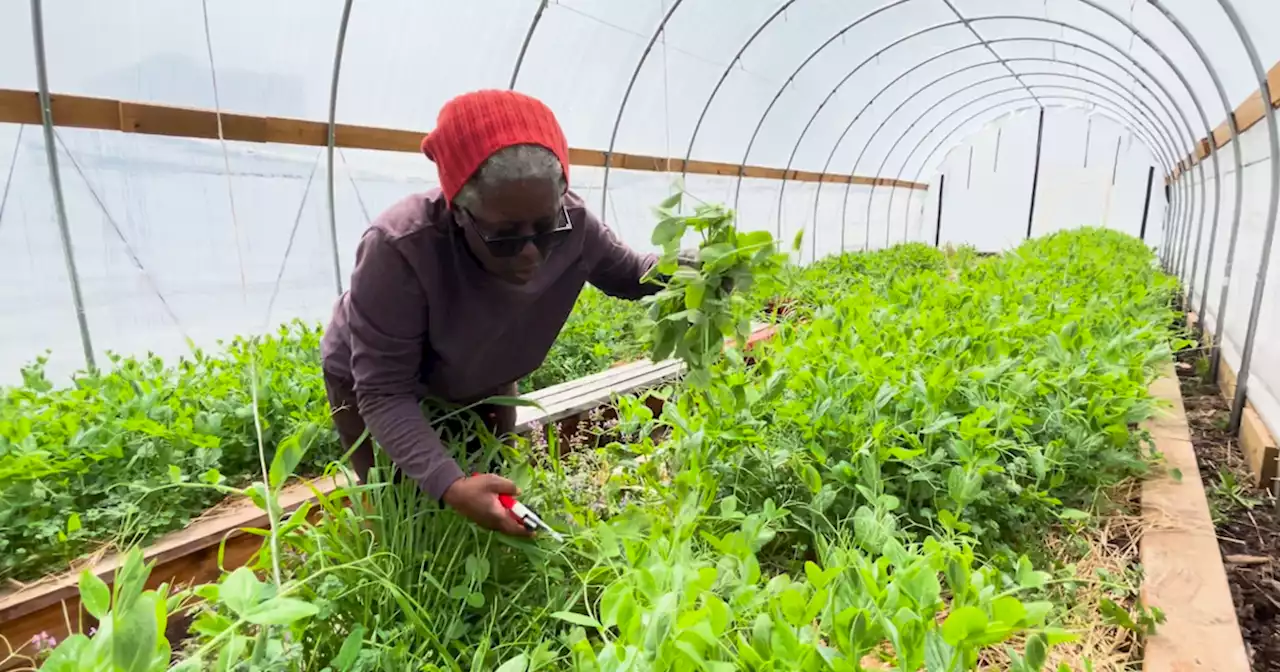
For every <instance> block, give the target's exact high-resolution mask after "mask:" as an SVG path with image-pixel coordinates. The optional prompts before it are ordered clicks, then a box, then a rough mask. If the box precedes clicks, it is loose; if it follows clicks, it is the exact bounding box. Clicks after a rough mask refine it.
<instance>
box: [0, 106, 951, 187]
mask: <svg viewBox="0 0 1280 672" xmlns="http://www.w3.org/2000/svg"><path fill="white" fill-rule="evenodd" d="M50 107H51V108H52V112H53V124H54V125H55V126H63V127H68V128H91V129H96V130H101V131H122V132H124V133H143V134H146V135H165V136H170V137H178V138H199V139H205V140H209V139H213V140H216V139H217V138H218V116H219V115H218V113H217V112H215V111H213V110H202V109H195V108H185V107H174V106H171V105H156V104H151V103H132V102H127V101H121V100H114V99H111V98H90V97H87V96H72V95H66V94H60V93H58V94H52V95H51V96H50ZM221 116H222V134H223V137H224V138H226V139H227V140H234V141H237V142H274V143H280V144H287V145H307V146H312V147H324V146H327V145H328V139H329V126H328V124H326V123H325V122H322V121H308V120H305V119H290V118H285V117H262V116H255V115H248V114H234V113H230V112H223V113H222V115H221ZM0 123H13V124H34V125H39V124H40V123H41V118H40V101H39V97H38V95H37V94H36V92H35V91H19V90H13V89H0ZM424 135H425V132H423V131H415V130H400V129H393V128H377V127H373V126H355V125H352V124H336V125H335V127H334V144H335V146H337V147H345V148H350V149H376V150H382V151H387V152H411V153H417V152H419V151H421V149H420V147H421V142H422V138H423V136H424ZM608 154H609V153H608V152H604V151H600V150H598V149H579V148H575V147H571V148H570V149H569V163H571V164H572V165H575V166H604V165H605V161H606V159H607V157H608ZM612 165H613V167H614V168H619V169H622V170H643V171H656V172H670V173H679V172H687V173H692V174H695V175H722V176H737V175H742V176H743V177H752V178H761V179H771V180H781V179H784V178H785V179H787V180H792V181H794V182H828V183H836V184H850V183H852V184H860V185H866V186H878V187H899V188H903V189H920V190H927V189H928V188H929V185H928V184H924V183H921V182H909V181H907V180H898V179H891V178H881V177H864V176H861V175H839V174H834V173H817V172H812V171H807V170H783V169H781V168H770V167H767V166H752V165H738V164H733V163H720V162H717V161H694V160H691V161H689V162H688V165H687V166H686V165H685V162H684V160H683V159H677V158H667V157H661V156H646V155H643V154H624V153H622V152H614V153H613V164H612Z"/></svg>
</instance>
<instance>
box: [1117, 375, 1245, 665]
mask: <svg viewBox="0 0 1280 672" xmlns="http://www.w3.org/2000/svg"><path fill="white" fill-rule="evenodd" d="M1151 394H1152V396H1154V397H1156V398H1157V399H1161V400H1164V401H1166V402H1168V404H1169V406H1171V410H1169V411H1167V413H1168V415H1166V416H1165V417H1163V418H1160V419H1159V420H1158V422H1159V424H1160V425H1161V426H1162V428H1163V430H1165V431H1164V432H1162V435H1161V436H1156V437H1155V449H1156V450H1157V451H1158V452H1160V453H1161V454H1162V455H1163V456H1164V459H1165V465H1164V466H1166V467H1167V468H1165V469H1159V470H1157V473H1156V474H1155V475H1154V476H1153V477H1151V478H1149V479H1148V480H1147V481H1145V482H1144V483H1143V486H1142V519H1143V535H1142V548H1141V555H1142V568H1143V576H1144V578H1143V582H1142V602H1143V604H1145V605H1146V606H1148V607H1158V608H1160V609H1162V610H1163V611H1164V613H1165V617H1166V618H1167V619H1168V620H1167V621H1166V622H1165V623H1164V624H1163V625H1161V626H1159V628H1158V629H1157V630H1156V634H1155V635H1153V636H1151V637H1148V638H1147V640H1146V642H1145V646H1144V653H1143V661H1142V669H1143V670H1145V671H1146V672H1165V671H1166V670H1167V671H1170V672H1172V671H1175V670H1177V671H1181V670H1198V671H1203V672H1247V671H1248V670H1249V657H1248V655H1247V654H1246V653H1245V648H1244V639H1243V638H1242V637H1241V635H1240V626H1239V624H1238V623H1237V622H1236V612H1235V606H1234V604H1233V603H1232V600H1231V591H1230V588H1229V587H1228V584H1227V573H1226V570H1225V569H1224V568H1223V566H1222V557H1221V555H1220V554H1219V551H1218V538H1217V534H1216V532H1215V530H1214V527H1213V521H1212V519H1211V518H1210V517H1209V501H1208V498H1207V497H1206V496H1205V492H1204V484H1203V482H1202V481H1201V480H1200V470H1199V469H1198V468H1197V466H1196V457H1195V452H1194V450H1193V448H1192V445H1191V432H1190V429H1189V428H1188V427H1187V422H1186V411H1185V409H1184V407H1183V405H1182V392H1181V389H1180V387H1179V385H1178V377H1177V374H1176V373H1174V370H1173V365H1172V364H1168V365H1166V366H1165V368H1164V372H1163V375H1162V376H1161V378H1160V379H1159V380H1157V381H1156V382H1155V383H1153V384H1152V385H1151ZM1154 424H1155V423H1152V422H1148V423H1144V427H1147V428H1148V429H1152V428H1153V425H1154ZM1171 428H1177V429H1179V430H1180V431H1179V432H1178V434H1179V435H1178V436H1171V435H1169V434H1168V432H1167V430H1169V429H1171ZM1153 434H1154V432H1153ZM1171 469H1178V470H1179V471H1180V472H1181V478H1174V477H1173V476H1172V475H1171V473H1170V470H1171Z"/></svg>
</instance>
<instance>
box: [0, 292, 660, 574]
mask: <svg viewBox="0 0 1280 672" xmlns="http://www.w3.org/2000/svg"><path fill="white" fill-rule="evenodd" d="M643 314H644V309H643V307H642V306H640V305H639V304H637V303H632V302H627V301H620V300H617V299H613V298H610V297H608V296H606V295H604V294H603V293H602V292H600V291H598V290H595V289H593V288H590V287H588V288H587V289H586V290H585V291H584V292H583V293H582V295H581V296H580V297H579V299H578V303H577V305H576V306H575V307H574V312H573V314H572V315H571V316H570V318H569V320H568V323H567V324H566V325H565V328H564V330H563V331H562V332H561V333H560V337H559V338H558V339H557V340H556V342H555V344H554V345H553V346H552V348H551V352H550V353H549V354H548V355H547V359H546V361H545V363H544V364H543V366H542V367H541V368H539V369H538V370H537V371H535V372H534V373H533V374H531V375H530V376H529V377H528V378H526V379H525V380H523V381H521V383H520V385H521V389H522V390H524V391H531V390H536V389H540V388H543V387H547V386H550V385H554V384H556V383H561V382H565V381H568V380H573V379H575V378H581V377H583V376H586V375H589V374H592V373H598V372H600V371H603V370H605V369H607V368H608V367H609V366H610V365H612V364H614V363H615V362H618V361H625V360H633V359H637V358H639V357H641V356H642V355H643V352H644V345H643V342H642V340H641V337H640V335H639V334H638V333H637V332H636V325H637V324H638V323H639V322H640V320H641V318H642V316H643ZM320 336H321V330H320V328H319V327H318V326H311V325H307V324H303V323H301V322H295V323H293V324H290V325H286V326H284V327H281V328H280V329H279V331H277V333H275V334H273V335H268V336H265V337H261V338H258V339H256V340H255V341H254V342H253V343H252V344H251V342H250V341H249V340H247V339H243V338H237V339H235V340H233V341H232V342H230V343H229V344H227V345H226V347H225V348H224V351H223V352H222V353H220V354H217V355H213V354H210V353H206V352H203V351H196V352H194V353H193V354H192V356H191V357H188V358H185V359H182V360H180V361H179V362H178V363H177V364H175V365H172V366H166V365H165V363H164V362H163V361H162V360H161V359H160V358H158V357H154V356H150V357H146V358H125V357H112V362H111V364H112V365H111V367H110V371H109V372H98V373H88V374H81V375H79V376H77V378H76V379H75V381H74V384H73V385H71V386H69V387H55V386H54V385H53V384H52V383H51V382H50V381H49V380H48V379H47V378H46V377H45V375H44V369H43V364H44V361H43V360H39V361H37V362H36V363H34V364H33V365H31V366H29V367H27V368H26V369H24V370H23V372H22V373H23V376H22V377H23V384H22V385H21V386H14V387H8V388H0V581H4V580H6V579H17V580H27V579H33V578H37V577H39V576H41V575H42V574H45V573H47V572H50V571H58V570H60V569H62V568H64V567H65V566H66V564H67V562H68V561H70V560H72V559H74V558H77V557H79V556H81V555H82V554H84V553H86V552H89V551H92V550H93V549H94V548H96V547H98V546H99V545H101V544H103V543H104V542H107V541H115V542H117V543H122V544H127V543H131V542H144V541H146V540H149V539H152V538H154V537H156V536H158V535H160V534H163V533H165V532H169V531H171V530H175V529H179V528H181V527H183V526H184V525H186V524H187V523H188V522H189V521H190V520H191V519H192V518H193V517H194V516H196V515H198V514H200V513H201V512H203V511H204V510H206V509H207V508H208V507H210V506H211V505H213V504H214V503H215V502H217V501H218V500H219V499H220V498H221V497H222V496H223V494H222V493H220V492H219V491H217V490H213V489H208V488H188V487H180V486H175V483H181V482H184V481H193V482H203V483H211V484H212V483H223V482H226V483H228V484H231V485H237V486H240V485H244V484H245V483H247V482H248V481H249V480H251V479H252V477H253V476H254V475H255V474H256V473H257V472H258V455H257V442H256V436H255V434H254V426H253V411H252V410H251V408H252V407H251V398H250V397H251V395H250V390H249V387H248V380H249V379H250V376H249V361H250V352H251V350H250V349H251V347H256V348H257V357H258V361H257V367H258V374H259V378H258V381H259V382H258V388H259V389H258V393H259V398H260V399H261V401H262V406H261V409H260V416H261V419H262V426H263V432H264V436H263V439H264V442H265V444H266V445H267V447H268V448H269V449H271V450H274V448H275V447H276V446H277V445H278V444H279V443H280V442H281V441H282V440H284V439H285V438H286V435H287V434H289V433H290V432H291V431H292V430H293V428H294V427H295V426H296V425H297V424H298V423H301V422H311V423H315V424H320V425H324V424H325V423H327V420H326V417H327V414H328V406H327V401H326V397H325V391H324V381H323V379H322V375H321V369H320ZM341 452H342V451H341V448H340V446H339V444H338V440H337V435H336V434H334V433H332V432H329V431H328V430H327V428H326V430H325V431H323V432H321V433H319V435H318V437H317V444H316V445H315V446H314V447H312V449H311V450H310V451H309V453H308V460H307V462H306V463H305V464H303V465H301V467H302V469H303V471H305V472H308V473H319V471H320V470H321V469H323V468H324V466H325V465H326V464H328V463H329V462H330V461H331V460H334V459H337V458H338V457H339V456H340V455H341ZM270 456H271V455H270V453H269V454H268V458H270ZM144 511H145V515H143V512H144Z"/></svg>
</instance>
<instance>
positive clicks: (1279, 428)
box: [1184, 112, 1280, 436]
mask: <svg viewBox="0 0 1280 672" xmlns="http://www.w3.org/2000/svg"><path fill="white" fill-rule="evenodd" d="M1273 114H1274V112H1273ZM1240 147H1241V150H1242V151H1243V152H1244V167H1245V168H1244V194H1245V199H1244V208H1243V210H1242V215H1243V216H1242V219H1241V222H1240V239H1239V241H1238V242H1237V244H1236V253H1235V259H1234V260H1233V263H1232V270H1231V276H1230V280H1231V284H1230V288H1229V293H1228V297H1227V304H1226V305H1227V310H1226V312H1225V313H1224V314H1223V317H1224V318H1225V320H1224V326H1223V329H1222V335H1223V337H1222V339H1221V340H1220V344H1221V346H1222V355H1223V358H1224V359H1225V360H1226V362H1227V363H1228V364H1230V365H1231V368H1232V370H1234V371H1239V370H1240V359H1241V349H1242V348H1243V346H1244V336H1245V330H1246V328H1247V326H1248V321H1249V310H1250V306H1251V304H1252V300H1253V293H1254V288H1255V287H1256V286H1257V272H1258V261H1259V259H1260V258H1261V256H1262V236H1263V227H1264V226H1265V225H1266V221H1265V220H1266V214H1267V206H1268V202H1267V196H1268V194H1269V192H1270V188H1271V176H1270V173H1269V170H1270V168H1269V166H1268V152H1267V129H1266V125H1265V124H1258V125H1256V126H1254V127H1253V128H1251V129H1249V130H1248V131H1246V132H1245V133H1244V134H1242V135H1241V146H1240ZM1196 178H1198V175H1195V174H1194V173H1188V175H1187V179H1196ZM1209 179H1210V180H1211V179H1212V178H1209ZM1236 179H1237V176H1236V174H1235V171H1234V169H1231V170H1228V171H1224V174H1223V180H1222V182H1223V184H1222V186H1223V191H1224V192H1226V193H1230V190H1231V189H1234V188H1235V180H1236ZM1196 184H1198V182H1196ZM1208 186H1209V187H1212V186H1213V185H1212V183H1211V182H1210V184H1209V185H1208ZM1232 214H1233V208H1232V203H1231V202H1230V201H1228V202H1227V203H1226V204H1224V207H1223V217H1224V218H1225V219H1224V221H1231V220H1230V217H1231V215H1232ZM1229 235H1230V231H1229V227H1227V226H1222V227H1219V229H1218V236H1217V243H1216V245H1215V246H1214V256H1213V262H1212V265H1210V266H1209V267H1208V270H1209V274H1210V275H1209V282H1208V284H1207V285H1206V284H1205V282H1204V273H1205V269H1206V263H1208V259H1209V257H1208V253H1209V241H1210V238H1209V227H1208V225H1207V224H1206V226H1205V232H1204V238H1203V241H1202V244H1201V246H1200V255H1199V261H1198V264H1196V268H1197V269H1198V272H1197V275H1196V278H1195V287H1196V291H1195V295H1194V297H1193V301H1192V306H1193V307H1194V308H1195V309H1197V310H1199V308H1200V306H1201V305H1204V303H1203V302H1204V299H1205V298H1206V297H1205V289H1206V288H1207V289H1208V297H1207V298H1208V303H1207V306H1206V310H1205V317H1204V319H1203V323H1204V324H1205V325H1206V326H1208V327H1209V329H1210V330H1213V329H1215V328H1216V325H1217V322H1218V319H1219V306H1220V305H1222V303H1221V293H1222V284H1223V281H1224V279H1225V278H1226V263H1225V262H1226V256H1227V247H1228V244H1227V243H1228V236H1229ZM1195 236H1196V230H1195V229H1193V230H1192V241H1191V250H1192V251H1193V252H1194V250H1195ZM1277 248H1280V241H1278V242H1276V243H1275V244H1274V245H1273V248H1272V259H1273V263H1272V264H1271V267H1270V268H1269V269H1268V275H1267V290H1266V294H1265V295H1264V296H1263V299H1262V305H1261V311H1262V312H1261V314H1260V315H1259V322H1258V335H1257V337H1256V339H1255V340H1254V350H1253V362H1252V364H1251V366H1250V376H1249V381H1248V394H1249V400H1250V402H1251V403H1252V404H1253V405H1254V407H1255V408H1256V409H1257V411H1258V414H1259V415H1260V416H1261V417H1262V419H1263V421H1264V422H1265V423H1266V424H1267V426H1268V428H1269V429H1270V430H1271V435H1272V436H1280V264H1276V263H1274V259H1275V258H1276V256H1277V252H1280V250H1278V249H1277ZM1188 256H1189V257H1190V254H1189V255H1188ZM1185 266H1186V269H1187V274H1189V271H1190V269H1191V268H1192V266H1193V264H1192V261H1191V260H1190V259H1188V261H1187V263H1186V265H1185ZM1185 281H1186V279H1185V277H1184V282H1185Z"/></svg>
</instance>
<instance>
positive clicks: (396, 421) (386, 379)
mask: <svg viewBox="0 0 1280 672" xmlns="http://www.w3.org/2000/svg"><path fill="white" fill-rule="evenodd" d="M347 320H348V324H349V328H350V330H351V373H352V377H353V378H354V380H355V392H356V402H357V406H358V407H359V411H360V417H362V418H363V419H364V421H365V424H366V425H367V426H368V427H369V433H370V434H371V435H373V438H374V439H375V440H377V442H378V445H380V446H381V447H382V449H383V450H385V451H386V452H387V455H388V456H390V457H391V460H392V461H393V462H395V464H396V466H397V467H398V468H399V469H400V471H401V472H402V473H403V474H404V475H405V476H407V477H409V478H412V479H413V480H414V481H416V482H417V483H418V485H419V487H421V488H422V490H423V491H425V492H426V493H427V494H429V495H431V496H432V497H434V498H436V499H437V500H438V499H440V498H442V497H443V496H444V493H445V490H447V489H448V488H449V486H450V485H452V484H453V482H454V481H456V480H458V479H459V478H462V476H463V474H462V470H461V469H460V468H459V467H458V465H457V463H456V462H454V461H453V459H452V458H451V457H450V456H449V454H448V452H447V451H446V450H445V447H444V444H443V443H442V442H441V441H440V437H439V435H438V434H436V432H435V430H433V429H432V428H431V425H430V424H428V423H427V420H426V418H424V417H423V415H422V411H421V409H420V408H419V406H418V386H419V383H418V379H419V371H420V367H421V365H422V353H423V348H424V346H425V344H426V339H427V300H426V296H425V295H424V294H423V293H422V289H421V287H420V286H419V285H418V282H417V279H416V278H415V277H414V276H413V273H412V272H411V270H410V268H409V264H408V262H407V261H406V260H405V259H404V257H403V256H402V255H401V254H400V252H399V250H397V249H396V247H395V245H394V244H393V242H392V240H391V238H390V235H389V234H388V233H387V232H385V231H383V230H381V229H378V228H372V229H369V230H368V231H367V232H366V233H365V235H364V238H363V239H362V240H361V241H360V247H359V249H358V250H357V252H356V267H355V271H354V272H353V273H352V275H351V291H350V294H349V295H348V297H347Z"/></svg>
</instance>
